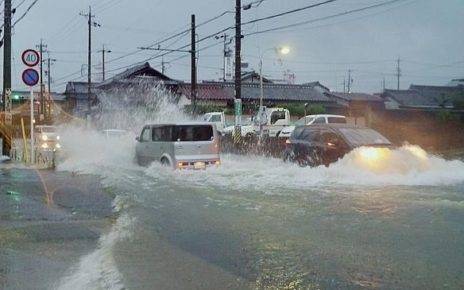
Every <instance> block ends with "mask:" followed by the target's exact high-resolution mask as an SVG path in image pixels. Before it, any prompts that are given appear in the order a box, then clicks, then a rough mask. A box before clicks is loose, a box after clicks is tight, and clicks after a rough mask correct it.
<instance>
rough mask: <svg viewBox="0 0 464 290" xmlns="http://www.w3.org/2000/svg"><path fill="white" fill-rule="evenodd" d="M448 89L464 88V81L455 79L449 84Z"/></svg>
mask: <svg viewBox="0 0 464 290" xmlns="http://www.w3.org/2000/svg"><path fill="white" fill-rule="evenodd" d="M447 86H448V87H459V86H464V79H454V80H451V81H450V82H449V83H448V84H447Z"/></svg>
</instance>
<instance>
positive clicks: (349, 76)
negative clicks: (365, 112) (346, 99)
mask: <svg viewBox="0 0 464 290" xmlns="http://www.w3.org/2000/svg"><path fill="white" fill-rule="evenodd" d="M352 83H353V79H352V78H351V70H350V69H349V70H348V94H349V93H351V84H352Z"/></svg>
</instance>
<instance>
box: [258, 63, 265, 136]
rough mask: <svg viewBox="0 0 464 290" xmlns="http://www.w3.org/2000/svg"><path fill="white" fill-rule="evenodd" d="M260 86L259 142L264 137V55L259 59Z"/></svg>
mask: <svg viewBox="0 0 464 290" xmlns="http://www.w3.org/2000/svg"><path fill="white" fill-rule="evenodd" d="M259 88H260V97H259V111H258V114H259V116H258V121H259V143H260V144H261V141H262V139H263V120H261V118H262V116H263V111H264V108H263V99H264V86H263V56H261V58H260V59H259Z"/></svg>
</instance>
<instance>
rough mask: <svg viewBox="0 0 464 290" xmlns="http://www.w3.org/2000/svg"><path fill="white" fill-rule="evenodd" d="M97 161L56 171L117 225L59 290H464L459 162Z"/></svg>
mask: <svg viewBox="0 0 464 290" xmlns="http://www.w3.org/2000/svg"><path fill="white" fill-rule="evenodd" d="M92 144H93V146H97V147H98V144H99V142H98V141H95V140H94V142H93V143H92ZM119 145H120V146H119ZM83 147H85V146H84V145H82V146H75V148H79V150H85V149H83ZM97 147H94V150H93V152H94V155H95V157H97V158H95V159H92V160H90V159H85V158H82V156H83V155H80V154H70V156H71V157H70V158H68V159H67V160H65V161H64V162H63V163H62V164H61V165H60V166H59V170H65V171H74V172H81V173H91V174H95V175H98V176H101V177H103V178H104V183H105V185H106V186H107V187H108V188H109V189H110V190H111V191H112V193H114V194H115V195H116V204H117V205H118V206H117V208H118V212H119V218H118V220H117V222H116V223H115V224H114V226H113V229H112V230H111V232H110V233H108V234H107V235H105V236H103V237H102V238H101V239H100V246H99V249H98V250H97V251H95V252H93V253H91V254H90V255H88V256H85V257H83V258H82V260H81V262H80V263H79V264H78V265H76V266H75V267H73V268H72V269H70V270H69V273H68V275H67V276H66V277H64V278H63V279H62V280H61V283H60V284H59V285H60V286H59V287H58V288H59V289H78V288H80V289H122V288H127V289H153V288H155V289H161V288H162V289H186V288H189V289H192V288H197V289H198V288H202V289H219V288H221V289H244V288H250V289H313V288H314V289H320V288H322V289H339V288H351V289H359V288H383V289H392V288H395V289H398V288H401V289H423V288H429V289H430V288H435V289H447V288H449V289H459V288H462V287H464V270H463V269H464V225H463V223H462V221H463V220H464V163H463V162H461V161H446V160H444V159H441V158H439V157H435V156H428V155H426V156H423V155H422V154H416V153H417V150H414V149H413V150H411V148H410V147H408V146H405V147H402V148H400V149H397V150H395V151H393V152H392V154H391V156H390V157H389V160H387V161H385V163H384V166H383V167H382V168H380V169H379V168H367V167H365V166H363V165H362V164H359V163H358V159H357V154H358V153H357V152H353V153H351V154H349V155H347V156H346V157H345V158H344V159H343V160H340V161H339V162H337V163H336V164H334V165H332V166H330V167H329V168H326V167H319V168H314V169H310V168H300V167H298V166H296V165H292V164H285V163H283V162H282V161H280V160H277V159H270V158H264V157H250V156H237V155H224V156H223V157H222V158H223V164H222V166H221V167H219V168H211V169H208V170H206V171H172V170H169V169H166V168H163V167H161V166H160V165H158V164H153V165H152V166H150V167H149V168H143V167H139V166H136V165H135V164H134V162H133V151H132V148H131V147H133V145H132V143H125V142H123V143H121V144H113V146H111V148H108V147H105V150H98V149H97V150H95V148H97ZM76 150H77V149H76ZM79 150H77V151H79ZM415 152H416V153H415ZM76 156H77V157H76Z"/></svg>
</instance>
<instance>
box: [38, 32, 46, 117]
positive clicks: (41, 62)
mask: <svg viewBox="0 0 464 290" xmlns="http://www.w3.org/2000/svg"><path fill="white" fill-rule="evenodd" d="M39 51H40V62H39V69H40V107H39V108H40V110H39V121H40V119H41V116H42V115H44V111H45V102H44V91H43V57H42V56H43V40H42V39H40V45H39Z"/></svg>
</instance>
